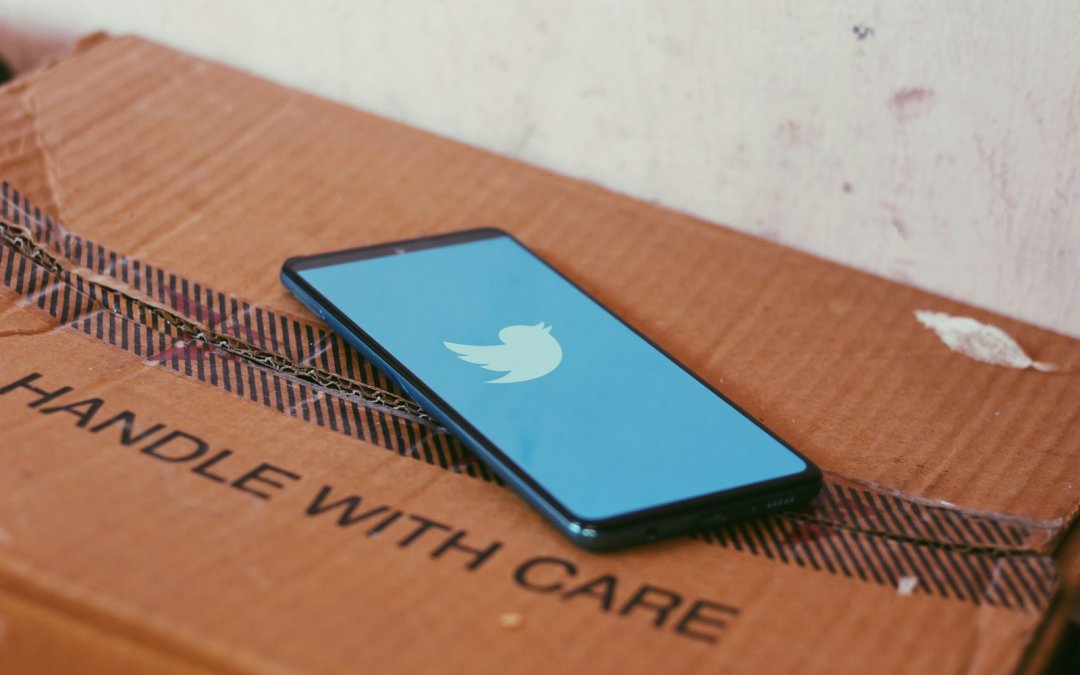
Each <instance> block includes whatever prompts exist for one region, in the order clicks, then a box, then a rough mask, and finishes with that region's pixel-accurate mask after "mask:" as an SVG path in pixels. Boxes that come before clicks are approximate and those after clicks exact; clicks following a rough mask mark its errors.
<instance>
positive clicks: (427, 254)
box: [281, 228, 821, 549]
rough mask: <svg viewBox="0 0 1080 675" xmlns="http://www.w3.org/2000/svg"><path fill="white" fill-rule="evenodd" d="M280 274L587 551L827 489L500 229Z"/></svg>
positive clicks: (315, 262)
mask: <svg viewBox="0 0 1080 675" xmlns="http://www.w3.org/2000/svg"><path fill="white" fill-rule="evenodd" d="M281 277H282V281H283V282H284V283H285V285H286V286H287V287H288V289H289V290H290V291H291V292H292V293H294V294H295V295H296V296H297V298H299V299H300V300H301V302H303V303H304V304H305V305H306V306H307V307H308V308H310V309H311V310H312V311H313V312H315V314H317V315H318V316H319V317H320V318H322V319H323V320H324V321H326V323H327V324H328V325H329V326H330V327H331V328H332V329H333V330H335V331H336V332H338V333H339V334H340V335H341V336H342V337H343V338H344V339H345V340H346V341H347V342H349V343H350V344H351V345H353V346H354V347H355V348H356V349H358V350H359V351H360V352H361V353H362V354H363V355H364V356H366V357H367V358H368V359H370V360H371V361H372V362H373V363H375V365H376V366H378V367H379V368H380V369H381V370H382V371H383V372H385V373H386V374H387V375H388V376H389V377H390V378H391V379H392V380H394V381H395V382H397V383H398V384H399V385H400V386H401V388H402V389H404V390H405V391H406V392H407V393H408V394H409V395H410V396H412V397H413V398H414V399H415V400H416V401H417V402H418V403H419V404H420V405H421V406H423V407H424V408H425V409H426V410H427V411H428V412H429V413H430V414H431V415H432V417H434V418H435V419H437V420H438V421H439V422H440V423H441V424H443V425H444V426H445V427H446V428H447V429H448V430H449V431H450V432H451V433H453V434H454V435H455V436H457V438H458V439H460V441H461V442H462V444H464V445H465V446H466V447H468V448H469V449H470V450H472V451H473V452H474V453H476V455H477V456H478V457H480V459H481V460H483V461H484V462H485V463H486V464H487V465H488V466H489V467H490V468H491V469H492V470H493V471H495V472H496V473H497V474H498V475H499V476H501V477H502V478H503V479H504V480H505V481H506V482H507V483H508V484H509V485H510V486H512V487H513V488H514V489H516V490H517V491H518V492H519V493H520V494H521V495H522V496H523V497H524V498H525V499H526V500H527V501H528V502H529V503H530V504H532V506H534V507H535V508H536V510H537V511H539V512H540V513H541V514H543V515H544V516H546V517H547V519H548V520H550V521H551V522H552V523H553V524H554V525H555V527H557V528H558V529H559V530H560V531H561V532H562V533H564V534H565V535H566V536H567V537H569V538H570V539H571V540H572V541H573V542H575V543H577V544H578V545H580V546H583V547H585V548H590V549H611V548H617V547H621V546H627V545H631V544H637V543H641V542H648V541H653V540H656V539H660V538H663V537H669V536H674V535H678V534H684V533H686V532H688V531H691V530H694V529H697V528H707V527H713V526H717V525H721V524H724V523H727V522H729V521H734V520H738V519H742V518H747V517H750V516H755V515H760V514H765V513H769V512H771V511H776V510H780V509H785V508H789V507H793V506H796V505H798V504H800V503H803V502H806V501H809V500H810V499H812V498H813V497H814V495H815V494H817V492H818V490H819V489H820V487H821V472H820V471H819V470H818V468H817V467H816V466H814V465H813V464H812V463H811V462H810V461H809V460H807V459H806V458H805V457H803V456H802V455H801V454H799V453H798V452H796V451H795V450H794V449H792V448H791V447H790V446H789V445H788V444H786V443H785V442H784V441H782V440H781V439H780V438H778V437H777V436H776V434H774V433H772V432H771V431H769V430H768V429H766V428H765V427H764V426H762V425H761V424H760V423H758V421H757V420H755V419H754V418H753V417H751V416H750V415H748V414H747V413H745V412H743V411H742V410H741V409H740V408H739V407H738V406H736V405H735V404H734V403H732V402H731V401H729V400H728V399H727V398H725V397H724V395H723V394H721V393H720V392H718V391H716V390H715V389H714V388H713V387H711V386H710V385H709V384H708V383H707V382H705V381H704V380H703V379H702V378H700V377H698V376H697V375H695V374H694V373H692V372H691V371H690V370H689V369H687V368H686V367H685V366H683V365H682V364H681V363H679V362H678V361H677V360H675V359H674V358H673V357H671V356H670V355H669V354H668V353H666V352H665V351H664V350H663V349H661V348H660V347H658V346H657V345H655V344H654V343H653V342H651V341H650V340H649V339H648V338H646V337H645V336H644V335H642V334H641V333H639V332H638V331H636V330H635V329H634V328H633V327H631V326H630V325H628V324H627V323H626V322H625V321H623V320H621V319H620V318H619V317H617V316H616V315H615V314H614V313H612V312H611V311H610V310H608V309H607V308H606V307H604V306H603V305H601V304H600V303H599V302H597V301H596V300H595V299H594V298H592V297H591V296H590V295H589V294H588V293H586V292H585V291H583V290H582V289H581V288H579V287H578V286H577V285H576V284H574V283H573V282H572V281H570V280H569V279H568V278H566V277H565V276H563V275H562V274H560V273H559V272H558V271H557V270H555V269H554V268H553V267H551V266H550V265H548V264H547V263H545V262H544V261H543V260H541V259H540V257H539V256H537V255H536V254H534V253H533V252H531V251H530V250H529V249H527V248H526V247H525V246H524V245H523V244H521V243H520V242H518V241H517V240H516V239H514V238H513V237H512V236H511V235H509V234H508V233H506V232H504V231H502V230H498V229H492V228H485V229H477V230H468V231H464V232H455V233H451V234H444V235H438V236H432V237H425V238H421V239H412V240H408V241H396V242H391V243H388V244H380V245H376V246H365V247H362V248H355V249H350V250H347V251H338V252H333V253H325V254H320V255H312V256H301V257H296V258H291V259H289V260H287V261H286V262H285V264H284V266H283V267H282V273H281Z"/></svg>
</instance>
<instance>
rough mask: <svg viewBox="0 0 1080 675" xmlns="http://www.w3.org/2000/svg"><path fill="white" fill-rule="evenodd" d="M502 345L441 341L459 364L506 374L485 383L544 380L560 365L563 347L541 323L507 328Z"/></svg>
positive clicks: (504, 329)
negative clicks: (460, 343)
mask: <svg viewBox="0 0 1080 675" xmlns="http://www.w3.org/2000/svg"><path fill="white" fill-rule="evenodd" d="M499 340H501V341H502V344H501V345H459V344H457V343H456V342H443V344H444V345H446V348H447V349H449V350H450V351H452V352H454V353H455V354H457V355H458V358H460V359H461V360H462V361H465V362H467V363H475V364H477V365H478V366H481V367H482V368H484V370H494V371H500V372H505V373H506V374H505V375H503V376H502V377H499V378H496V379H494V380H488V381H487V383H488V384H510V383H511V382H527V381H529V380H535V379H536V378H538V377H543V376H544V375H547V374H548V373H550V372H551V371H553V370H555V369H556V368H558V367H559V364H560V363H562V347H561V346H560V345H559V341H558V340H556V339H555V337H554V336H552V334H551V326H545V325H544V322H543V321H541V322H540V323H538V324H536V325H534V326H507V327H506V328H503V329H502V330H500V331H499Z"/></svg>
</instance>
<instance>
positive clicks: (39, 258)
mask: <svg viewBox="0 0 1080 675" xmlns="http://www.w3.org/2000/svg"><path fill="white" fill-rule="evenodd" d="M0 235H2V237H3V240H4V242H5V243H7V244H8V245H9V246H11V247H12V248H14V249H15V250H17V251H19V252H20V253H23V254H24V255H26V256H27V257H28V258H29V259H31V260H33V261H34V262H36V263H38V264H39V265H41V266H42V267H44V268H46V269H48V270H50V271H52V272H54V273H56V274H58V275H64V274H65V273H66V274H70V275H72V276H73V277H75V278H78V279H80V280H82V281H83V282H84V283H85V284H86V285H87V287H88V288H94V287H98V288H100V289H101V291H103V292H104V293H107V294H112V295H114V296H115V299H116V302H121V301H128V302H130V303H132V304H133V305H135V306H136V307H137V308H138V310H139V311H140V312H142V313H145V314H146V315H148V316H153V317H156V318H157V319H159V320H161V321H162V322H164V323H165V325H167V326H172V327H173V328H174V329H175V331H176V333H177V334H178V336H179V338H178V339H177V340H176V341H175V342H174V343H173V347H174V348H187V347H189V346H190V345H192V344H198V345H204V346H206V347H209V348H212V349H217V350H220V351H221V352H223V353H225V354H230V355H233V356H236V357H238V358H242V359H245V360H248V361H251V362H253V363H256V364H258V365H260V366H263V367H266V368H269V369H272V370H274V371H276V372H278V373H280V374H282V375H283V376H284V377H288V378H292V379H295V380H296V381H302V382H305V383H307V384H309V385H314V386H316V387H319V388H321V389H323V390H329V391H333V392H334V393H336V394H338V395H341V396H345V397H347V398H350V399H354V400H359V401H363V402H364V403H365V404H367V405H371V406H374V407H378V408H380V409H384V410H387V411H390V412H392V413H394V414H400V415H405V416H407V417H409V418H410V419H413V420H415V421H418V422H420V423H422V424H425V425H427V426H430V427H432V428H434V429H440V427H439V426H438V425H437V424H435V422H434V421H433V420H432V419H431V417H430V416H429V415H428V414H427V413H426V412H424V411H423V409H422V408H420V407H419V406H418V405H417V404H416V403H414V402H413V401H411V400H409V399H406V398H403V397H401V396H398V395H396V394H393V393H391V392H389V391H386V390H383V389H379V388H378V387H373V386H371V385H368V384H365V383H362V382H356V381H352V380H348V379H346V378H343V377H340V376H338V375H336V374H333V373H328V372H326V371H323V370H320V369H318V368H313V367H305V366H302V365H300V364H297V363H295V362H293V361H291V360H289V359H287V358H284V357H282V356H279V355H277V354H274V353H272V352H268V351H266V350H263V349H261V348H259V347H257V346H255V345H252V344H250V343H246V342H243V341H241V340H237V339H236V338H234V337H232V336H230V335H226V334H223V333H219V332H214V331H211V330H208V329H207V328H206V327H205V326H202V325H200V324H198V323H196V322H194V321H190V320H188V319H187V318H185V317H183V316H181V315H180V314H178V313H176V312H173V311H172V310H170V309H168V308H166V307H163V306H160V305H157V304H155V303H152V302H149V301H147V300H146V299H144V298H140V297H135V296H133V295H131V294H129V293H127V292H125V291H123V290H120V289H118V288H115V287H110V286H107V285H106V284H103V283H101V282H99V281H91V280H89V279H86V278H85V277H83V276H82V275H80V274H79V273H78V272H76V271H74V270H70V269H67V268H65V267H64V266H63V265H62V264H61V263H60V261H59V260H58V259H57V258H56V257H55V256H53V255H52V254H51V253H49V252H47V251H45V250H44V249H43V248H42V247H40V246H39V245H37V244H36V243H35V242H34V240H33V238H32V236H29V232H28V231H26V230H25V229H23V228H19V227H17V226H12V225H11V224H9V223H6V222H4V221H0Z"/></svg>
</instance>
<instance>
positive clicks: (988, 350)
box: [915, 309, 1058, 373]
mask: <svg viewBox="0 0 1080 675" xmlns="http://www.w3.org/2000/svg"><path fill="white" fill-rule="evenodd" d="M915 318H916V319H918V321H919V323H921V324H922V325H924V326H926V327H927V328H929V329H931V330H933V331H934V332H935V333H937V335H938V337H939V338H941V341H942V342H944V343H945V344H946V345H947V346H948V347H949V349H951V350H953V351H954V352H957V353H959V354H963V355H964V356H968V357H970V358H973V359H975V360H976V361H982V362H983V363H991V364H993V365H996V366H1005V367H1006V368H1020V369H1023V368H1033V369H1035V370H1038V371H1041V372H1044V373H1052V372H1055V371H1057V370H1058V367H1057V366H1056V365H1054V364H1052V363H1043V362H1041V361H1035V360H1034V359H1032V358H1031V357H1030V356H1028V355H1027V354H1026V353H1025V352H1024V350H1023V348H1021V347H1020V345H1019V344H1017V343H1016V340H1014V339H1012V337H1010V336H1009V334H1008V333H1006V332H1005V331H1003V330H1001V329H1000V328H998V327H997V326H991V325H990V324H985V323H982V322H980V321H976V320H975V319H971V318H968V317H965V316H950V315H949V314H945V313H944V312H931V311H929V310H925V309H920V310H916V311H915Z"/></svg>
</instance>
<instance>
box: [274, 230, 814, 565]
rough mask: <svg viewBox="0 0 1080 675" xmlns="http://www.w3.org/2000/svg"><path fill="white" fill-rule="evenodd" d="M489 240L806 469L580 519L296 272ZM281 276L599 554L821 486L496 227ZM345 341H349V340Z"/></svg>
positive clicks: (299, 263)
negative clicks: (502, 243)
mask: <svg viewBox="0 0 1080 675" xmlns="http://www.w3.org/2000/svg"><path fill="white" fill-rule="evenodd" d="M495 237H507V238H509V239H510V240H512V241H513V242H514V243H516V244H517V245H518V246H520V247H521V248H522V249H524V250H525V251H526V252H527V253H528V254H529V255H531V256H533V257H534V258H535V259H536V260H537V261H538V262H539V263H540V264H542V265H544V266H545V267H547V268H548V269H549V270H550V271H551V272H552V273H554V274H557V275H559V277H561V278H562V279H564V280H565V281H566V282H567V283H569V284H570V285H571V286H572V287H573V288H575V289H576V290H577V291H578V292H579V293H582V294H583V295H585V296H586V297H587V298H589V299H591V300H592V301H593V302H595V303H596V304H597V305H598V306H599V307H601V308H602V309H603V310H604V311H606V312H607V313H608V314H610V315H611V316H612V317H614V318H615V319H616V320H617V321H619V322H620V323H622V324H623V325H624V326H626V328H628V329H629V330H630V331H632V332H633V333H634V334H635V335H637V336H638V337H639V338H640V339H642V340H644V341H645V342H646V343H647V344H648V345H650V346H651V347H652V348H653V349H656V350H657V351H659V352H660V353H661V354H663V355H664V356H665V357H666V358H667V359H669V360H670V361H671V362H672V363H673V364H674V365H676V366H677V367H679V368H681V369H682V370H683V371H684V372H686V373H687V374H689V375H690V376H691V377H693V378H694V379H695V380H697V381H698V382H700V383H701V384H702V385H704V386H705V387H706V388H707V389H708V390H709V391H711V392H712V393H713V394H715V395H716V396H718V397H720V398H721V399H722V400H724V401H725V402H726V403H728V404H729V405H730V406H732V407H733V408H735V410H737V411H738V412H739V413H740V414H741V415H743V416H744V417H745V418H746V419H748V420H749V421H750V422H752V423H753V424H755V425H756V426H757V427H758V428H760V429H762V430H763V431H764V432H765V433H767V434H769V436H771V437H772V438H773V439H775V440H776V441H777V442H778V443H780V444H781V445H782V446H783V447H785V448H787V450H789V451H790V452H792V453H793V454H794V455H795V456H796V457H798V458H799V459H801V460H802V461H803V463H804V464H805V465H806V468H805V469H804V470H803V471H802V472H800V473H797V474H792V475H789V476H783V477H780V478H773V479H770V480H767V481H761V482H759V483H752V484H749V485H744V486H739V487H737V488H729V489H726V490H719V491H717V492H713V493H709V494H706V495H699V496H697V497H692V498H689V499H684V500H681V501H677V502H671V503H668V504H661V505H659V506H652V507H648V508H645V509H641V510H638V511H632V512H629V513H625V514H619V515H616V516H612V517H610V518H605V519H602V520H592V519H587V518H582V517H580V516H578V515H577V514H575V513H573V512H572V511H571V510H570V509H568V508H567V507H566V506H565V505H564V504H562V503H561V502H560V501H558V500H557V499H555V497H553V496H552V495H551V494H550V493H549V492H548V491H547V490H545V489H544V487H543V486H542V485H540V484H539V483H538V482H537V481H535V480H534V479H533V477H532V476H531V475H529V474H528V473H527V472H526V471H524V470H523V469H522V468H521V467H520V466H518V465H517V463H516V462H514V461H513V460H512V459H511V458H510V457H508V456H507V455H505V454H504V453H503V452H502V451H501V450H500V449H499V448H498V447H497V446H496V445H495V444H494V443H492V442H491V441H489V440H488V439H487V438H486V437H485V436H484V435H483V434H482V433H480V431H479V430H478V429H476V428H475V427H474V426H473V425H472V424H471V423H470V422H469V421H468V420H467V419H465V418H464V417H463V416H462V415H460V414H459V413H458V412H457V411H456V410H454V409H453V407H451V406H450V405H449V404H448V403H447V402H446V401H445V400H444V399H443V398H442V397H441V396H439V395H438V393H436V392H435V391H434V390H432V389H431V388H430V387H428V386H427V385H426V384H425V383H424V382H423V381H421V380H420V379H419V378H418V377H416V375H414V374H413V373H412V372H411V371H410V370H409V369H408V368H406V367H405V366H404V365H403V364H402V363H401V362H400V361H398V360H397V359H396V358H395V357H394V355H393V353H392V352H390V351H389V350H387V349H386V348H384V347H383V346H382V345H381V344H379V343H378V342H377V341H376V340H374V339H373V338H372V337H371V336H370V335H369V334H368V333H367V332H365V331H364V330H363V329H362V328H361V327H360V326H359V325H357V324H356V322H355V321H353V320H352V319H351V318H350V317H349V316H347V315H346V314H344V313H343V312H341V311H340V310H339V309H338V308H337V307H336V306H335V305H334V304H333V303H331V302H330V301H329V300H327V298H326V297H325V296H323V295H322V294H321V293H319V291H318V290H317V289H316V288H315V287H314V286H312V285H311V284H309V283H308V282H307V281H306V280H305V279H304V278H303V277H302V276H301V274H300V272H302V271H303V270H307V269H313V268H318V267H326V266H330V265H337V264H341V263H345V262H354V261H358V260H366V259H372V258H380V257H385V256H393V255H402V254H408V253H412V252H415V251H420V250H424V249H429V248H436V247H443V246H454V245H459V244H464V243H469V242H473V241H480V240H484V239H491V238H495ZM281 275H282V281H283V282H285V284H286V286H287V287H289V289H290V290H292V291H294V292H295V293H296V295H297V297H299V298H300V300H301V301H302V302H304V303H305V304H306V305H308V306H309V308H311V309H313V310H314V311H315V312H316V314H318V315H319V316H320V317H321V318H323V319H324V320H326V321H327V322H328V323H330V324H331V327H332V328H335V329H336V328H337V327H338V326H340V327H341V328H344V329H345V334H344V335H342V337H343V339H346V340H347V341H349V342H350V343H352V344H353V346H355V347H356V348H358V349H359V350H360V351H361V352H363V353H365V355H367V356H368V357H369V358H370V357H374V358H373V360H374V361H375V362H376V365H378V366H380V367H381V368H382V369H383V370H384V371H385V370H389V371H390V372H388V373H387V374H388V375H389V376H391V377H392V378H393V379H395V380H397V381H398V382H399V384H401V385H402V387H403V388H404V389H406V391H407V392H408V393H409V394H411V395H413V396H414V397H415V398H418V399H421V400H420V401H419V402H420V403H421V405H424V406H425V407H428V408H431V409H430V410H429V412H430V413H431V414H432V416H433V417H435V418H436V419H438V420H439V421H440V422H442V423H443V424H445V425H446V426H448V427H449V428H450V430H451V431H456V432H457V435H458V436H459V437H460V436H462V435H463V436H464V438H459V440H461V441H462V442H463V443H464V444H465V445H466V446H467V447H469V448H470V449H471V450H472V451H473V452H475V453H476V454H477V455H478V456H479V457H480V458H481V459H482V460H484V461H485V462H486V463H487V464H488V465H489V467H491V468H492V469H493V470H495V471H496V473H498V474H499V475H500V476H502V477H503V478H504V479H506V480H507V481H508V482H509V483H511V484H513V485H515V486H516V487H518V488H519V489H522V490H523V491H524V492H525V496H526V498H529V501H530V502H532V503H533V504H534V506H537V507H540V510H541V511H542V512H543V513H544V514H545V515H547V516H549V517H550V518H551V519H552V520H554V521H555V522H556V523H557V524H558V525H560V526H561V527H562V529H564V530H565V531H566V533H567V534H568V535H570V537H571V539H573V540H574V541H575V542H577V543H579V544H581V545H583V546H587V547H589V548H598V549H599V548H610V547H613V546H621V545H625V544H628V543H634V542H635V541H641V540H642V539H645V540H652V539H655V538H662V537H667V536H671V535H673V534H678V533H679V531H681V532H685V531H686V530H688V529H691V527H692V523H694V522H697V520H698V519H699V518H700V517H702V516H709V515H714V514H715V515H721V514H724V513H727V512H731V513H732V517H733V519H737V518H741V517H746V516H747V515H759V514H761V513H765V512H768V511H770V510H774V509H768V508H764V506H765V505H762V507H763V508H760V509H759V508H757V507H756V506H755V507H753V509H752V511H753V512H752V513H734V512H735V511H739V509H740V508H741V509H743V510H747V509H750V507H749V506H748V505H749V504H754V503H755V498H759V497H761V498H764V497H769V498H773V499H774V501H776V500H782V499H783V498H784V497H787V496H789V495H792V496H795V497H796V499H795V500H794V502H795V503H799V502H804V501H808V500H809V499H811V498H812V497H813V496H814V494H816V493H817V491H818V489H819V488H820V485H821V471H820V469H818V467H817V466H816V465H814V463H813V462H811V461H810V460H809V459H808V458H807V457H806V456H805V455H803V454H802V453H800V452H799V451H798V450H796V449H795V448H793V447H792V446H791V444H789V443H788V442H786V441H785V440H784V439H782V438H781V437H780V436H778V435H777V434H776V433H774V432H773V431H772V430H771V429H769V428H768V427H766V426H765V425H764V424H762V423H761V422H760V421H759V420H757V419H755V418H754V417H753V416H752V415H750V414H749V413H747V412H746V411H745V410H743V409H742V408H741V407H740V406H739V405H738V404H737V403H735V402H734V401H732V400H731V399H729V398H728V397H727V396H725V395H724V394H723V393H722V392H720V391H718V390H717V389H716V388H715V387H713V386H712V385H711V384H710V383H709V382H707V381H706V380H705V379H703V378H702V377H701V376H699V375H698V374H697V373H695V372H694V371H692V370H690V369H689V368H688V367H687V366H685V365H684V364H683V363H682V362H681V361H679V360H678V359H677V358H675V357H674V356H672V355H671V354H670V353H669V352H668V351H667V350H665V349H664V348H662V347H661V346H659V345H658V344H656V343H655V342H654V341H653V340H651V339H650V338H649V337H648V336H646V335H644V334H642V333H641V331H639V330H638V329H636V328H635V327H634V326H632V325H630V324H629V323H627V322H626V321H625V320H624V319H622V317H620V316H619V315H618V314H616V313H614V312H613V311H611V310H610V309H609V308H608V307H607V306H606V305H604V304H603V303H602V302H600V301H599V300H597V299H596V298H595V297H593V295H592V294H590V293H589V292H587V291H586V290H585V289H583V288H581V286H579V285H578V284H577V283H575V282H574V281H573V280H572V279H570V278H568V277H567V276H566V275H565V274H563V273H562V272H560V271H559V270H557V269H556V268H554V267H553V266H552V265H550V264H549V263H548V262H547V261H545V260H544V259H543V258H541V257H540V256H539V255H537V254H536V253H535V252H534V251H532V250H531V249H530V248H529V247H527V246H525V245H524V244H523V243H522V242H520V241H519V240H518V239H517V238H515V237H514V236H513V235H511V234H510V233H508V232H506V231H504V230H500V229H498V228H477V229H471V230H464V231H457V232H450V233H444V234H436V235H430V236H425V237H418V238H414V239H404V240H399V241H392V242H387V243H382V244H374V245H368V246H358V247H355V248H350V249H345V250H341V251H332V252H328V253H319V254H314V255H304V256H296V257H292V258H289V259H288V260H286V261H285V263H284V264H283V265H282V270H281ZM304 296H307V297H304ZM322 312H326V314H323V313H322ZM335 324H336V326H335ZM350 337H351V338H353V339H352V340H350V339H349V338H350ZM425 404H426V405H425ZM537 500H539V502H540V503H537ZM784 506H785V508H786V507H788V506H790V504H785V505H784ZM667 530H678V531H667Z"/></svg>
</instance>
